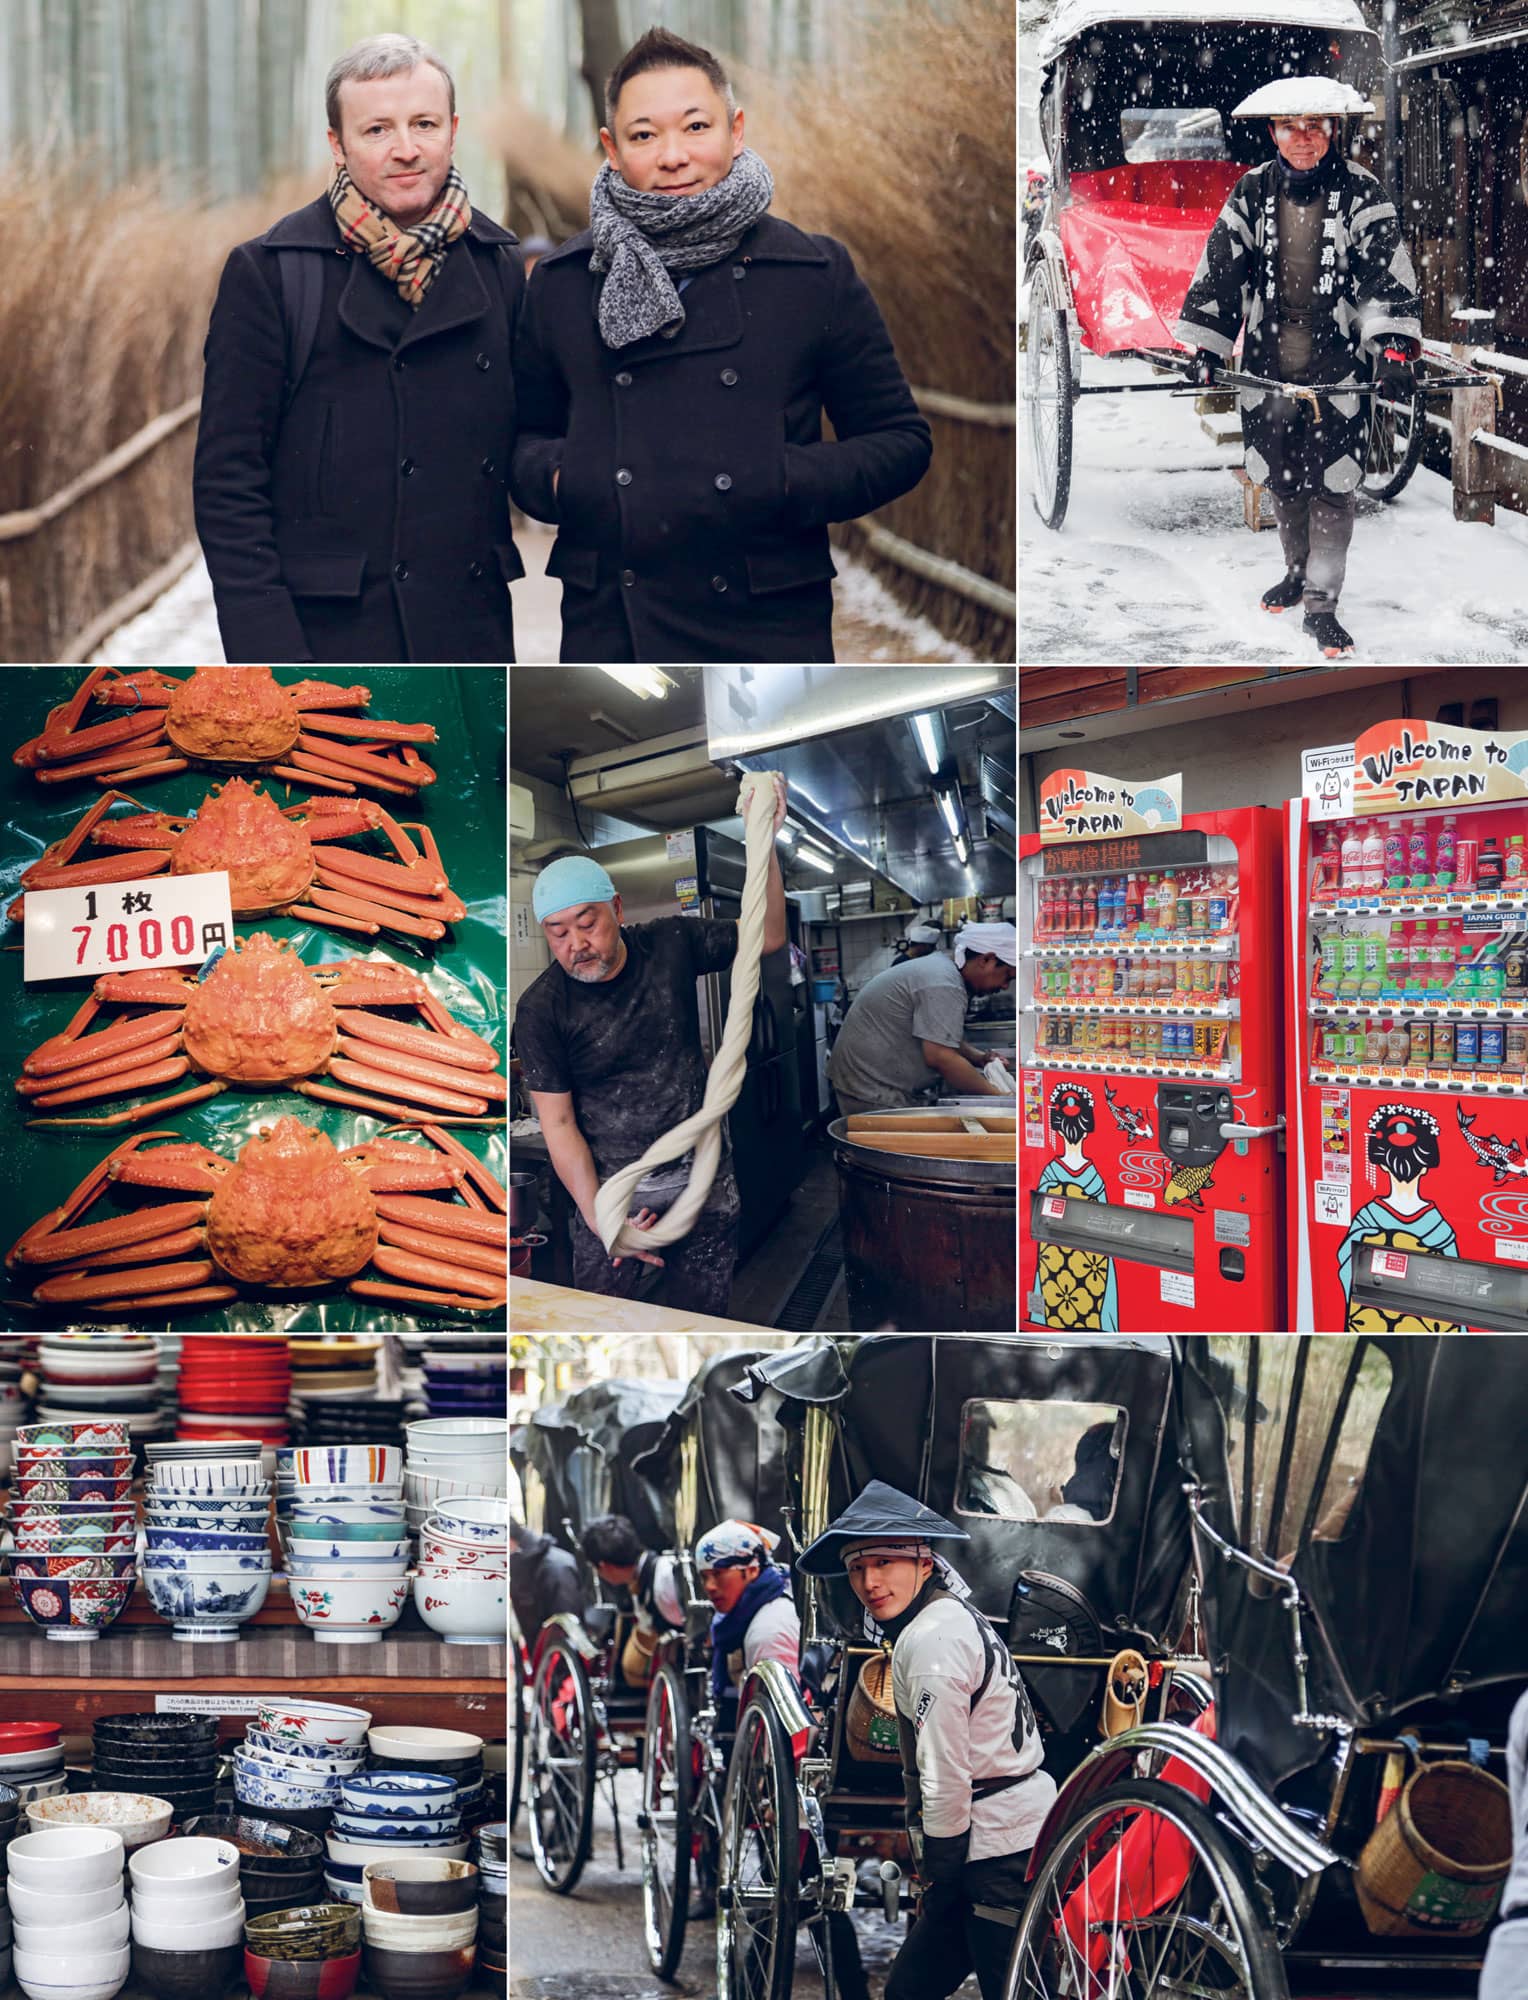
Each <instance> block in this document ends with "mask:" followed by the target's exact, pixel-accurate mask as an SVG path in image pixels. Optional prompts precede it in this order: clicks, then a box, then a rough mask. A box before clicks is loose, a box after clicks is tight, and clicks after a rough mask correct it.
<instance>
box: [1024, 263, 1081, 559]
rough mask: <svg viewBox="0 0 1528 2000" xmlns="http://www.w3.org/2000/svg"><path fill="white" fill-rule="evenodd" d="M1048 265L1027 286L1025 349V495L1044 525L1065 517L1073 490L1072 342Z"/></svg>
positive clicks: (1056, 283)
mask: <svg viewBox="0 0 1528 2000" xmlns="http://www.w3.org/2000/svg"><path fill="white" fill-rule="evenodd" d="M1059 291H1060V284H1059V281H1058V280H1057V278H1056V276H1055V274H1054V273H1053V272H1052V271H1051V270H1050V269H1049V267H1048V266H1047V265H1044V264H1042V265H1040V267H1039V268H1038V269H1037V270H1036V272H1035V275H1034V278H1033V281H1032V282H1031V284H1030V287H1029V321H1028V330H1027V335H1026V341H1025V354H1024V385H1023V400H1024V440H1025V447H1026V457H1027V461H1028V465H1029V497H1030V499H1031V500H1032V501H1033V502H1034V506H1035V512H1036V513H1037V514H1038V515H1039V516H1040V519H1041V520H1042V521H1043V522H1044V523H1045V525H1046V527H1047V528H1059V527H1060V526H1061V524H1062V522H1063V521H1064V520H1065V519H1066V508H1067V501H1068V500H1069V499H1070V498H1071V492H1072V406H1073V402H1074V400H1075V395H1076V383H1075V382H1074V380H1073V376H1072V344H1071V339H1070V336H1069V334H1068V332H1067V324H1066V313H1065V310H1064V308H1065V303H1066V302H1065V300H1064V299H1063V298H1061V297H1059V296H1058V293H1059Z"/></svg>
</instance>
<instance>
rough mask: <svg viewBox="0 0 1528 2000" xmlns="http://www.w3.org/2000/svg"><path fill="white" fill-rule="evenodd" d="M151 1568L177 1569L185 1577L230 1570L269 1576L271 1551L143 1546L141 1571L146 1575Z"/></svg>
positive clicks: (227, 1572) (243, 1573)
mask: <svg viewBox="0 0 1528 2000" xmlns="http://www.w3.org/2000/svg"><path fill="white" fill-rule="evenodd" d="M154 1570H181V1571H184V1573H185V1574H186V1575H187V1576H227V1575H229V1574H231V1573H238V1574H242V1575H248V1576H262V1575H264V1576H269V1575H270V1573H271V1552H270V1550H269V1549H250V1550H248V1551H241V1550H238V1549H222V1550H212V1549H204V1550H201V1551H197V1550H195V1549H191V1550H185V1549H146V1550H145V1551H144V1554H143V1573H144V1575H145V1576H148V1575H149V1574H150V1573H151V1572H152V1571H154Z"/></svg>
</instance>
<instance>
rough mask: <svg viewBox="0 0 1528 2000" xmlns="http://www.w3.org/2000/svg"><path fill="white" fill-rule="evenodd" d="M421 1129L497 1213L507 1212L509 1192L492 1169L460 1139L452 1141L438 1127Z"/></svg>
mask: <svg viewBox="0 0 1528 2000" xmlns="http://www.w3.org/2000/svg"><path fill="white" fill-rule="evenodd" d="M423 1129H424V1136H425V1137H426V1138H427V1139H428V1140H430V1141H431V1142H432V1144H434V1145H437V1146H439V1148H440V1149H441V1151H442V1152H443V1153H445V1154H447V1155H448V1156H449V1157H450V1158H451V1159H453V1160H455V1161H456V1162H457V1163H458V1165H459V1166H460V1167H461V1168H462V1169H463V1170H464V1172H465V1173H466V1175H467V1178H468V1179H469V1180H472V1181H475V1182H476V1183H477V1185H478V1186H479V1187H480V1188H481V1189H482V1190H483V1192H484V1194H486V1195H487V1197H488V1199H489V1200H490V1201H491V1202H492V1203H493V1205H494V1207H495V1208H496V1209H498V1211H499V1213H500V1214H501V1215H503V1214H506V1213H507V1212H508V1210H509V1190H508V1189H507V1188H506V1187H505V1186H504V1184H503V1182H502V1181H501V1180H499V1179H498V1178H497V1177H496V1175H495V1174H494V1172H493V1170H492V1168H491V1167H486V1166H484V1164H483V1162H482V1161H481V1160H480V1159H479V1158H478V1157H477V1155H476V1154H475V1153H470V1152H469V1151H468V1150H467V1148H466V1147H465V1146H464V1145H463V1144H462V1142H461V1140H460V1139H453V1138H452V1137H451V1134H450V1133H449V1132H445V1131H442V1129H441V1127H440V1126H439V1125H426V1126H425V1127H424V1128H423Z"/></svg>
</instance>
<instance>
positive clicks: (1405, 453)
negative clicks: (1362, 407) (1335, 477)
mask: <svg viewBox="0 0 1528 2000" xmlns="http://www.w3.org/2000/svg"><path fill="white" fill-rule="evenodd" d="M1426 441H1427V402H1426V398H1425V397H1424V396H1423V394H1422V391H1421V390H1420V389H1414V390H1413V391H1412V393H1411V394H1410V395H1409V396H1405V395H1402V396H1376V397H1375V398H1374V416H1373V420H1372V422H1371V423H1370V426H1369V456H1368V458H1367V460H1366V461H1365V464H1364V476H1363V490H1364V492H1365V493H1367V494H1368V495H1369V498H1370V499H1371V500H1393V499H1394V498H1395V496H1396V495H1397V493H1399V492H1400V490H1401V488H1402V487H1403V486H1405V485H1406V484H1407V482H1408V481H1409V480H1410V478H1411V475H1412V474H1413V473H1414V472H1415V471H1416V469H1417V467H1418V465H1420V464H1421V462H1422V447H1423V445H1424V444H1425V443H1426Z"/></svg>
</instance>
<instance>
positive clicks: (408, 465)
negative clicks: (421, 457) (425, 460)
mask: <svg viewBox="0 0 1528 2000" xmlns="http://www.w3.org/2000/svg"><path fill="white" fill-rule="evenodd" d="M398 470H399V471H400V472H401V473H402V474H403V476H404V478H405V479H409V478H412V476H413V472H414V461H413V459H411V458H406V459H405V460H404V461H403V463H402V465H400V466H399V467H398Z"/></svg>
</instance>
